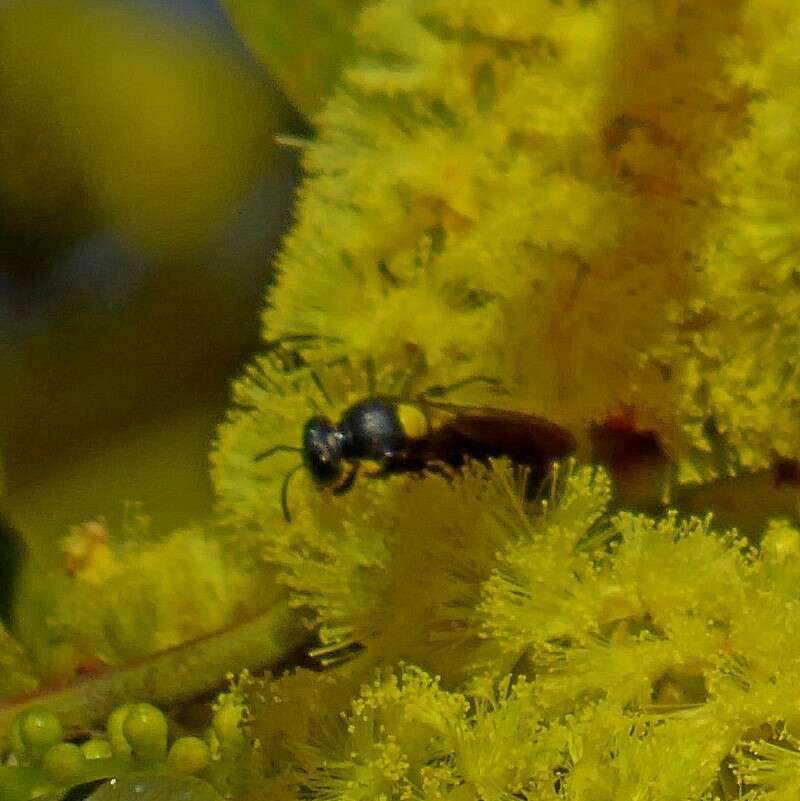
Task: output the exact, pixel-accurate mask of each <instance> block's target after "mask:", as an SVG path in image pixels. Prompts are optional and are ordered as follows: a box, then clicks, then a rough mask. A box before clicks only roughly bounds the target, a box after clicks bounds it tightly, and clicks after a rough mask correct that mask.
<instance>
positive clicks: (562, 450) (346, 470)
mask: <svg viewBox="0 0 800 801" xmlns="http://www.w3.org/2000/svg"><path fill="white" fill-rule="evenodd" d="M575 448H576V443H575V439H574V437H573V436H572V434H570V432H569V431H567V430H566V429H564V428H561V427H560V426H558V425H556V424H554V423H551V422H549V421H548V420H545V419H543V418H541V417H536V416H535V415H532V414H525V413H523V412H514V411H508V410H505V409H492V408H488V407H484V406H461V405H456V404H451V403H443V402H440V401H434V400H431V399H430V398H428V397H424V396H423V397H421V398H418V399H417V400H415V401H404V400H400V399H398V398H393V397H388V396H375V397H370V398H366V399H365V400H362V401H359V402H358V403H355V404H354V405H352V406H350V408H348V409H346V410H345V412H344V413H343V414H342V416H341V419H340V420H339V422H338V423H334V422H332V421H331V420H329V419H328V418H326V417H322V416H315V417H312V418H311V419H309V420H308V422H307V423H306V424H305V427H304V429H303V435H302V440H301V445H300V446H299V447H296V446H290V445H278V446H276V447H274V448H270V449H269V450H267V451H264V452H263V453H260V454H259V455H258V456H256V460H260V459H265V458H267V457H268V456H271V455H272V454H274V453H277V452H280V451H295V452H298V453H300V454H302V462H301V464H299V465H297V467H295V468H294V469H292V470H290V471H289V473H287V475H286V477H285V479H284V481H283V486H282V489H281V505H282V508H283V514H284V517H285V518H286V520H287V521H288V522H291V515H290V514H289V505H288V486H289V481H290V479H291V477H292V476H293V475H294V473H295V472H296V471H297V470H298V469H299V468H300V467H303V466H305V467H306V469H307V470H308V471H309V473H310V474H311V477H312V478H313V479H314V482H315V483H316V484H318V485H319V486H321V487H328V488H330V489H331V490H332V491H333V493H334V494H336V495H339V494H341V493H344V492H347V491H348V490H349V489H350V488H351V487H352V486H353V484H354V482H355V480H356V476H357V475H358V474H359V472H362V473H365V474H367V475H368V476H370V477H372V478H378V477H385V476H389V475H392V474H394V473H409V472H422V471H425V470H430V471H435V472H444V473H446V474H449V473H451V472H452V470H453V469H454V468H458V467H460V466H461V465H463V463H464V461H465V459H467V458H473V459H486V458H488V457H491V456H508V457H509V458H510V459H512V460H514V461H515V462H518V463H520V464H524V465H529V466H530V467H532V468H533V469H534V471H537V470H541V471H542V472H544V471H545V470H547V469H548V468H549V466H550V464H551V462H553V461H554V460H557V459H561V458H563V457H565V456H568V455H570V454H572V453H574V451H575Z"/></svg>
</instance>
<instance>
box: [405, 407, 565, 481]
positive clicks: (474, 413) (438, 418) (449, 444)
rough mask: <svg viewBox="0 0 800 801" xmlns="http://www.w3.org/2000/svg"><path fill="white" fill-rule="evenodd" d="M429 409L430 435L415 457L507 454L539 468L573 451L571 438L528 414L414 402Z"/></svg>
mask: <svg viewBox="0 0 800 801" xmlns="http://www.w3.org/2000/svg"><path fill="white" fill-rule="evenodd" d="M420 405H421V406H422V407H423V408H424V409H427V410H429V419H430V420H431V422H432V430H431V433H430V434H429V435H428V436H427V437H425V439H424V440H422V441H420V442H419V443H418V445H417V450H418V451H419V452H418V454H416V455H417V456H418V458H429V459H435V458H446V455H447V454H455V453H462V454H464V455H467V456H472V457H476V458H481V457H486V456H508V457H510V458H511V459H513V460H514V461H516V462H520V463H523V464H532V465H541V464H547V463H549V462H551V461H553V460H555V459H561V458H563V457H564V456H568V455H570V454H572V453H574V452H575V448H576V442H575V438H574V437H573V436H572V434H571V433H570V432H569V431H567V430H566V429H565V428H562V427H561V426H558V425H556V424H555V423H552V422H550V421H549V420H545V419H544V418H543V417H537V416H536V415H533V414H526V413H524V412H516V411H511V410H509V409H493V408H490V407H486V406H460V405H457V404H451V403H440V402H439V401H428V400H423V401H420Z"/></svg>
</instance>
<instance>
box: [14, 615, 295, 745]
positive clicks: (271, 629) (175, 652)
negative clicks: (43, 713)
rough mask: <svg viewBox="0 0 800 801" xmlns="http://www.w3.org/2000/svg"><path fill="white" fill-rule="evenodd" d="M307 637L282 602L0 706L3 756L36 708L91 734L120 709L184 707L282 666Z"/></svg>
mask: <svg viewBox="0 0 800 801" xmlns="http://www.w3.org/2000/svg"><path fill="white" fill-rule="evenodd" d="M307 637H308V631H307V630H306V629H304V628H303V626H302V625H301V623H300V622H299V621H298V619H297V617H296V615H293V614H292V613H291V611H290V610H289V607H288V604H287V602H286V600H281V601H280V602H278V603H277V604H275V605H274V606H273V607H271V608H270V609H268V610H267V611H266V612H263V613H261V614H260V615H257V616H256V617H254V618H250V619H249V620H246V621H244V622H242V623H237V624H234V625H232V626H230V627H228V628H225V629H221V630H219V631H215V632H213V633H212V634H207V635H205V636H203V637H198V638H197V639H195V640H190V641H189V642H185V643H183V644H182V645H178V646H176V647H174V648H169V649H167V650H166V651H159V652H158V653H156V654H153V655H152V656H149V657H147V658H145V659H143V660H141V661H139V662H133V663H131V664H128V665H125V666H124V667H120V668H116V669H114V670H110V671H108V672H107V673H102V674H100V675H98V676H93V677H90V678H85V679H81V680H79V681H75V682H73V683H72V684H69V685H66V686H63V687H56V688H50V689H46V690H43V691H40V692H37V693H35V694H33V695H29V696H25V697H23V698H18V699H15V700H14V701H11V702H7V703H3V704H0V753H3V752H4V751H6V750H8V731H9V728H10V726H11V723H12V721H13V720H14V718H15V717H16V716H17V715H18V714H19V713H20V712H22V711H24V710H25V709H28V708H30V707H32V706H44V707H46V708H47V709H49V710H50V711H51V712H53V713H54V714H55V715H57V716H58V718H59V719H60V720H61V723H62V725H63V726H64V727H65V728H66V729H68V730H69V729H73V730H74V729H89V728H90V727H91V726H93V725H95V724H97V723H98V722H99V721H101V720H103V719H105V717H106V716H107V715H108V714H109V712H111V710H112V709H114V707H116V706H119V705H120V704H124V703H129V702H131V701H149V702H151V703H154V704H158V705H162V706H168V705H172V704H176V703H181V702H185V701H188V700H190V699H192V698H196V697H198V696H200V695H203V694H205V693H207V692H209V691H210V690H212V689H214V688H215V687H219V686H220V685H221V684H222V683H223V682H224V681H225V676H226V675H227V674H228V673H238V672H240V671H241V670H242V669H243V668H249V669H250V670H253V671H260V670H264V669H267V668H270V667H275V666H276V665H280V664H281V663H282V662H283V661H285V660H286V659H287V657H288V656H290V655H291V654H292V653H293V652H294V651H296V649H297V648H299V647H300V646H301V645H302V643H303V641H304V640H305V639H306V638H307Z"/></svg>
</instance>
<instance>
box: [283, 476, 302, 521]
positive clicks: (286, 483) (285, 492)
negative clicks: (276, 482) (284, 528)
mask: <svg viewBox="0 0 800 801" xmlns="http://www.w3.org/2000/svg"><path fill="white" fill-rule="evenodd" d="M302 466H303V463H302V462H300V464H297V465H295V466H294V467H293V468H292V469H291V470H289V472H288V473H287V474H286V475H285V476H284V477H283V484H281V509H282V510H283V517H284V520H286V522H287V523H291V522H292V516H291V514H289V482H290V481H291V480H292V476H293V475H294V474H295V473H296V472H297V471H298V470H299V469H300V468H301V467H302Z"/></svg>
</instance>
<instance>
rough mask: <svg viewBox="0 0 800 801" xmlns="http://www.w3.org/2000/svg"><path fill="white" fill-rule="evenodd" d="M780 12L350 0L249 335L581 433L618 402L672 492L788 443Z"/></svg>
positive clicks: (784, 87) (787, 244)
mask: <svg viewBox="0 0 800 801" xmlns="http://www.w3.org/2000/svg"><path fill="white" fill-rule="evenodd" d="M798 24H800V22H798V14H797V13H796V12H795V11H793V10H792V9H791V8H790V6H789V5H788V4H786V3H782V2H770V3H766V4H762V3H756V2H749V3H748V2H743V1H742V2H738V1H737V2H712V1H711V0H709V1H708V2H703V3H688V2H681V1H680V0H671V1H670V2H668V3H653V2H637V3H627V2H621V0H604V1H603V2H599V1H598V2H579V1H578V0H565V2H559V3H555V2H551V0H536V2H522V1H521V0H518V1H517V2H508V3H504V4H503V6H502V9H495V8H494V7H491V6H490V5H487V4H485V3H473V2H457V3H445V2H435V1H434V0H383V1H382V2H378V3H375V4H372V5H369V6H367V8H366V9H365V11H364V13H363V14H362V16H361V17H360V22H359V26H358V31H357V33H358V37H359V39H360V43H361V56H360V57H359V58H358V59H357V60H356V61H355V62H354V63H353V64H352V65H351V66H350V67H349V68H348V69H347V70H346V71H345V75H344V80H343V84H342V86H341V87H340V88H339V89H338V90H337V92H336V93H335V95H334V96H333V97H332V98H331V100H330V102H329V103H328V104H327V106H326V108H325V109H324V110H323V111H322V112H321V113H320V114H319V116H318V118H317V124H318V129H319V135H318V137H317V138H316V139H314V140H313V141H311V142H309V144H308V147H307V148H306V150H305V154H304V156H305V158H304V165H305V168H306V172H307V175H308V177H307V179H306V180H305V182H304V185H303V187H302V188H301V190H300V194H299V203H298V207H297V223H296V225H295V227H294V229H293V231H292V232H291V233H290V235H289V237H288V238H287V241H286V244H285V247H284V250H283V252H282V254H281V256H280V258H279V262H278V266H279V269H280V275H279V279H278V283H277V285H276V286H275V287H274V288H273V290H272V291H271V294H270V297H269V305H268V309H267V311H266V313H265V317H264V323H265V337H266V339H267V340H268V341H274V340H281V339H283V338H285V337H291V336H295V337H296V336H298V335H302V336H306V337H313V336H317V337H320V339H319V340H316V341H312V340H306V342H307V344H308V343H311V345H312V346H309V347H302V345H301V349H302V353H303V358H304V359H306V360H307V361H309V362H312V363H314V364H315V365H318V366H319V365H323V364H326V363H328V364H329V363H331V362H333V361H336V360H337V359H341V358H346V359H348V360H349V361H350V363H351V366H352V372H353V375H354V376H355V375H356V374H357V373H358V372H359V371H362V372H363V371H364V370H365V369H366V368H365V365H367V364H375V365H379V366H382V367H384V368H385V375H386V378H387V382H386V383H385V384H384V385H381V386H379V387H378V389H380V390H381V391H384V392H387V391H390V389H391V387H392V386H396V385H397V383H398V382H399V381H401V380H402V377H403V376H405V375H407V374H409V373H411V374H412V376H413V380H411V381H410V382H408V383H407V391H408V392H409V393H412V394H413V393H415V392H419V391H421V390H424V389H425V387H427V386H429V385H432V384H441V383H445V384H446V383H452V382H453V381H456V380H459V379H462V378H465V377H469V376H474V375H491V376H494V377H496V378H498V379H499V380H500V381H501V382H502V384H503V386H504V387H506V389H508V390H509V394H508V395H507V396H505V397H504V398H502V399H500V401H496V402H495V405H498V404H501V405H507V406H509V407H511V408H514V409H518V410H524V411H529V412H533V413H537V414H542V415H544V416H547V417H549V418H551V419H553V420H556V421H558V422H560V423H563V424H566V425H568V426H570V427H571V428H572V429H573V430H574V431H575V433H576V434H578V435H581V434H584V433H585V432H586V430H587V428H588V426H589V425H590V423H591V422H593V421H602V420H603V419H605V418H606V417H607V416H608V415H613V414H617V413H619V412H620V411H621V410H625V411H627V413H629V414H631V418H632V421H633V423H634V425H635V426H637V427H638V428H639V429H641V430H653V431H655V432H656V433H657V434H658V435H659V437H660V440H661V442H662V444H663V445H664V447H665V448H666V449H667V450H668V452H669V453H670V455H671V456H672V458H673V460H674V461H675V463H676V464H677V466H678V476H679V478H680V480H682V481H698V480H707V479H709V478H712V477H714V476H718V475H726V474H730V475H735V474H737V473H739V472H741V471H745V470H751V469H758V468H763V467H765V466H767V465H768V464H769V463H770V462H771V460H772V459H773V458H774V456H775V455H776V454H777V455H780V456H785V457H794V456H797V455H799V454H800V427H798V424H797V422H796V419H795V418H796V416H797V415H796V414H795V403H796V395H797V391H798V381H797V352H798V351H797V346H796V343H797V324H796V322H795V321H796V320H797V319H798V315H797V313H796V312H797V309H796V308H795V307H796V305H797V303H798V301H797V298H798V297H800V289H798V286H797V285H796V284H797V280H796V277H795V274H794V271H793V269H792V268H791V254H792V253H793V252H794V250H795V248H794V244H793V242H794V239H796V236H795V234H794V233H793V232H796V228H797V223H796V218H797V214H796V213H795V208H796V197H795V196H796V194H797V190H796V174H795V173H796V172H797V171H796V170H795V169H794V168H793V159H795V158H796V153H797V152H798V150H799V148H798V147H797V146H796V144H797V143H796V141H795V138H796V133H795V126H793V125H792V123H791V121H792V120H794V119H795V118H796V116H797V113H796V112H797V109H796V108H795V106H796V105H797V90H796V88H795V86H796V84H797V81H796V80H795V78H796V75H795V73H796V70H797V57H796V56H795V48H794V47H793V42H794V41H795V38H796V37H795V35H794V33H793V32H794V31H795V29H796V27H797V25H798ZM463 397H464V399H470V398H471V396H470V393H468V392H467V393H465V395H464V396H463ZM472 399H473V400H475V398H474V397H473V398H472ZM272 430H275V429H274V428H273V427H272V424H271V423H268V424H267V426H266V427H265V428H263V429H261V431H262V433H263V435H264V439H263V442H264V447H265V448H266V447H269V445H270V439H269V437H268V435H269V434H270V433H271V431H272ZM254 433H255V432H254ZM276 434H278V435H279V438H280V439H282V440H287V439H290V440H291V439H294V440H296V439H297V437H298V430H297V428H296V427H295V429H293V430H291V429H288V428H287V429H286V430H285V431H284V432H278V431H277V430H276ZM223 436H224V435H223ZM274 465H275V466H276V467H278V466H279V461H278V460H276V461H275V462H274ZM218 481H219V484H220V487H221V489H222V491H223V492H225V491H227V486H228V485H229V484H230V483H231V481H226V480H225V479H224V477H219V479H218Z"/></svg>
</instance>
